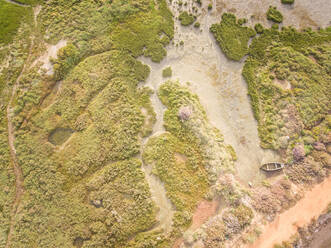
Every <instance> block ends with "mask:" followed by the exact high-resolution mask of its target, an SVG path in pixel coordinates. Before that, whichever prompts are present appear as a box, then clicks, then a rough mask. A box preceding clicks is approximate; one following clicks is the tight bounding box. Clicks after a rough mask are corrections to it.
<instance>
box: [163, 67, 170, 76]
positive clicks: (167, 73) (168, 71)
mask: <svg viewBox="0 0 331 248" xmlns="http://www.w3.org/2000/svg"><path fill="white" fill-rule="evenodd" d="M171 76H172V70H171V67H170V66H169V67H167V68H165V69H163V71H162V77H164V78H166V77H171Z"/></svg>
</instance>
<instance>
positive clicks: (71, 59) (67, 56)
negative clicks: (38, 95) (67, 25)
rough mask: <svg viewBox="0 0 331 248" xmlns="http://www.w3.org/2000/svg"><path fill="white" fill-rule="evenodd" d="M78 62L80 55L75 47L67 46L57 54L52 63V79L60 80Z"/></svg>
mask: <svg viewBox="0 0 331 248" xmlns="http://www.w3.org/2000/svg"><path fill="white" fill-rule="evenodd" d="M79 60H80V53H79V51H78V49H77V47H76V46H74V45H73V44H68V45H66V46H65V47H62V48H61V49H60V50H59V51H58V53H57V59H56V60H54V61H52V63H53V68H54V79H55V80H61V79H63V78H64V77H65V76H66V74H67V73H68V72H69V71H70V69H72V68H73V67H74V66H75V65H76V64H78V62H79Z"/></svg>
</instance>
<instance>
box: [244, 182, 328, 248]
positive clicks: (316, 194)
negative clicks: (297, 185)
mask: <svg viewBox="0 0 331 248" xmlns="http://www.w3.org/2000/svg"><path fill="white" fill-rule="evenodd" d="M330 199H331V176H329V177H328V178H327V179H325V180H324V181H323V182H322V183H320V184H318V185H316V186H314V187H313V189H312V190H311V191H308V192H306V194H305V196H304V197H303V198H302V199H301V200H300V201H298V202H297V204H296V205H295V206H294V207H292V208H290V209H289V210H287V211H285V212H284V213H282V214H280V215H279V216H278V217H277V218H276V219H275V220H274V221H273V222H271V223H270V224H268V225H267V226H265V227H264V230H263V231H262V235H261V236H260V237H259V239H258V240H256V242H255V243H254V244H252V245H250V246H248V247H249V248H271V247H273V245H274V244H276V243H281V242H282V241H285V240H288V239H289V238H290V237H291V236H292V235H293V234H295V233H296V232H297V229H298V227H302V226H304V225H307V224H309V223H310V221H311V219H313V218H317V217H318V216H319V215H320V214H321V213H322V212H323V211H324V210H325V209H326V207H327V206H328V204H329V203H330Z"/></svg>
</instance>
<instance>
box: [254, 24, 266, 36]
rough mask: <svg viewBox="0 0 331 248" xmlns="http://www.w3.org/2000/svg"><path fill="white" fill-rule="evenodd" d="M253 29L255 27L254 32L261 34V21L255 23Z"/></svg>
mask: <svg viewBox="0 0 331 248" xmlns="http://www.w3.org/2000/svg"><path fill="white" fill-rule="evenodd" d="M254 29H255V31H256V33H258V34H262V33H263V29H264V28H263V26H262V24H261V23H257V24H255V26H254Z"/></svg>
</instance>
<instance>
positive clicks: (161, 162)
mask: <svg viewBox="0 0 331 248" xmlns="http://www.w3.org/2000/svg"><path fill="white" fill-rule="evenodd" d="M158 94H159V98H160V99H161V101H162V103H163V104H164V105H165V106H166V107H167V110H166V111H165V113H164V127H165V129H166V131H167V132H166V133H164V134H161V135H159V136H155V137H153V138H151V139H150V140H149V141H148V143H147V145H146V147H145V149H144V153H143V158H144V161H145V163H146V164H148V165H149V166H152V172H153V173H154V174H155V175H157V176H158V177H159V178H160V179H161V181H162V182H164V184H165V188H166V191H167V195H168V197H169V198H170V200H171V202H172V204H173V205H174V206H175V207H176V212H175V215H174V225H173V226H174V230H173V235H175V236H177V234H178V233H179V232H180V231H183V230H185V227H187V226H188V225H189V223H190V221H191V215H192V212H193V210H194V209H195V207H196V204H197V203H198V202H199V201H200V200H201V198H203V197H206V196H207V192H208V190H209V187H210V185H211V184H213V183H214V182H215V181H216V179H218V178H219V176H220V175H221V174H222V175H223V173H224V174H225V173H226V172H227V171H229V170H230V169H231V168H232V166H233V158H232V156H233V155H234V154H235V153H234V151H233V149H231V148H229V146H225V145H224V142H223V138H222V136H221V134H220V133H219V132H218V130H216V129H215V128H214V127H213V126H211V125H210V124H209V122H208V120H207V117H206V114H205V112H204V110H203V108H202V106H201V105H200V103H199V100H198V98H197V96H196V95H194V94H192V93H191V92H190V91H189V89H188V88H186V87H183V86H181V85H180V84H179V83H177V82H172V81H167V82H166V83H164V84H163V85H161V87H160V89H159V92H158ZM206 140H208V142H206ZM229 150H232V151H230V152H229ZM231 152H233V153H234V154H231Z"/></svg>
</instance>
